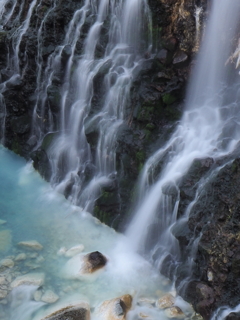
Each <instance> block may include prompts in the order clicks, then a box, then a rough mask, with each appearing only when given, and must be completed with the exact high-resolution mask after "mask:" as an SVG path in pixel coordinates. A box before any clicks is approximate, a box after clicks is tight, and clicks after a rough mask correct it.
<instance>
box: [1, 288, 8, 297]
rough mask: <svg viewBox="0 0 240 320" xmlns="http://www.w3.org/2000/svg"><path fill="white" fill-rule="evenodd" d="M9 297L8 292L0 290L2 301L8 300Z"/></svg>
mask: <svg viewBox="0 0 240 320" xmlns="http://www.w3.org/2000/svg"><path fill="white" fill-rule="evenodd" d="M7 295H8V291H7V290H3V289H0V299H4V298H6V296H7Z"/></svg>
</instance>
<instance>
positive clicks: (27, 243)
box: [18, 240, 43, 251]
mask: <svg viewBox="0 0 240 320" xmlns="http://www.w3.org/2000/svg"><path fill="white" fill-rule="evenodd" d="M18 246H20V247H25V248H27V249H31V250H37V251H40V250H42V249H43V246H42V245H41V244H40V243H39V242H37V241H36V240H30V241H22V242H19V243H18Z"/></svg>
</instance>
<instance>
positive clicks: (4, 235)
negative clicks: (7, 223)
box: [0, 230, 12, 252]
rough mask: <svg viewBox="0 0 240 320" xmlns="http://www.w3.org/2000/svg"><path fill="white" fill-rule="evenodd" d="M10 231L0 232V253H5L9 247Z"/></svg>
mask: <svg viewBox="0 0 240 320" xmlns="http://www.w3.org/2000/svg"><path fill="white" fill-rule="evenodd" d="M11 241H12V236H11V231H10V230H2V231H0V252H4V251H7V250H8V249H10V247H11Z"/></svg>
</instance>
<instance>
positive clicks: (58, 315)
mask: <svg viewBox="0 0 240 320" xmlns="http://www.w3.org/2000/svg"><path fill="white" fill-rule="evenodd" d="M42 320H90V308H89V305H88V304H87V303H80V304H77V305H74V306H68V307H65V308H62V309H60V310H58V311H56V312H54V313H52V314H50V315H49V316H47V317H45V318H43V319H42Z"/></svg>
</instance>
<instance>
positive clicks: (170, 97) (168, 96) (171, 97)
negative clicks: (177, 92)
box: [162, 93, 177, 105]
mask: <svg viewBox="0 0 240 320" xmlns="http://www.w3.org/2000/svg"><path fill="white" fill-rule="evenodd" d="M162 100H163V102H164V103H165V104H167V105H170V104H173V103H174V102H175V101H177V98H176V97H175V96H174V95H173V94H171V93H165V94H164V95H163V96H162Z"/></svg>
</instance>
